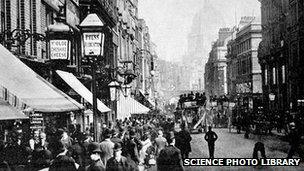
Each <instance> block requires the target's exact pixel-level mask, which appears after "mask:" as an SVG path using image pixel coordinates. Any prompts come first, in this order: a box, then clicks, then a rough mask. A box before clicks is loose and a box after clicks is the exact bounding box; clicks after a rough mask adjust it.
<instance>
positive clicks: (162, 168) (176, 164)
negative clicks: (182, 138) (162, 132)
mask: <svg viewBox="0 0 304 171" xmlns="http://www.w3.org/2000/svg"><path fill="white" fill-rule="evenodd" d="M166 139H167V142H168V146H167V147H165V148H164V149H162V150H161V151H160V153H159V156H158V158H157V170H158V171H183V170H184V168H183V164H182V156H181V151H180V150H179V149H178V148H177V147H175V137H174V132H173V131H171V132H170V133H169V135H168V136H167V137H166Z"/></svg>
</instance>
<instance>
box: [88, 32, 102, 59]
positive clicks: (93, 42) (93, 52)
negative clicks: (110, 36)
mask: <svg viewBox="0 0 304 171" xmlns="http://www.w3.org/2000/svg"><path fill="white" fill-rule="evenodd" d="M83 42H84V54H85V55H86V56H100V55H101V56H102V55H103V42H104V34H102V33H83Z"/></svg>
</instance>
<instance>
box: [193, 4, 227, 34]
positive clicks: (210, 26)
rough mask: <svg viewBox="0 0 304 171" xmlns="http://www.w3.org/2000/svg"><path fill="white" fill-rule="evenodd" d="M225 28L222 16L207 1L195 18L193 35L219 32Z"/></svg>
mask: <svg viewBox="0 0 304 171" xmlns="http://www.w3.org/2000/svg"><path fill="white" fill-rule="evenodd" d="M223 26H225V21H224V18H223V16H222V14H221V13H220V12H219V11H218V10H217V9H215V8H214V7H213V6H212V4H211V3H210V2H209V1H208V0H206V1H205V3H204V6H203V7H202V8H201V9H200V10H199V11H198V13H196V15H195V17H194V18H193V22H192V28H191V33H206V31H214V30H215V31H216V32H217V31H218V29H219V28H220V27H223Z"/></svg>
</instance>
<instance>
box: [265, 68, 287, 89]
mask: <svg viewBox="0 0 304 171" xmlns="http://www.w3.org/2000/svg"><path fill="white" fill-rule="evenodd" d="M264 80H265V85H269V84H272V85H276V84H281V83H282V84H285V83H286V70H285V65H282V66H281V67H280V68H279V69H278V68H276V67H272V68H270V69H267V68H266V69H265V70H264Z"/></svg>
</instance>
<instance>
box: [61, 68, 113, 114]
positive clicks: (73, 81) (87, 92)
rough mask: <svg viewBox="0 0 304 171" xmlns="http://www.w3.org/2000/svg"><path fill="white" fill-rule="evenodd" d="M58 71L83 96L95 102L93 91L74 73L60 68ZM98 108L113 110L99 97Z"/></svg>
mask: <svg viewBox="0 0 304 171" xmlns="http://www.w3.org/2000/svg"><path fill="white" fill-rule="evenodd" d="M56 72H57V74H58V75H59V76H60V77H61V78H62V79H63V80H64V81H65V82H66V83H67V84H68V85H69V86H70V87H71V88H72V89H74V90H75V91H76V92H77V93H78V94H79V95H80V96H81V97H83V98H84V99H85V100H86V101H87V102H89V103H90V104H93V96H92V93H91V91H90V90H88V89H87V88H86V87H85V86H84V85H83V84H82V83H81V82H80V81H79V80H78V79H77V78H76V77H75V76H74V75H73V74H72V73H69V72H65V71H59V70H57V71H56ZM97 109H98V110H99V111H100V112H102V113H104V112H110V111H111V109H110V108H108V107H107V106H106V105H105V104H103V103H102V102H101V101H100V100H99V99H97Z"/></svg>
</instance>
